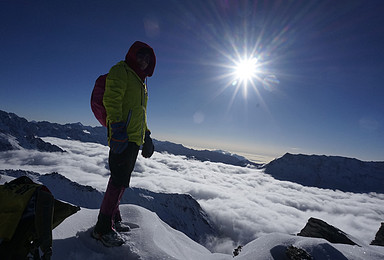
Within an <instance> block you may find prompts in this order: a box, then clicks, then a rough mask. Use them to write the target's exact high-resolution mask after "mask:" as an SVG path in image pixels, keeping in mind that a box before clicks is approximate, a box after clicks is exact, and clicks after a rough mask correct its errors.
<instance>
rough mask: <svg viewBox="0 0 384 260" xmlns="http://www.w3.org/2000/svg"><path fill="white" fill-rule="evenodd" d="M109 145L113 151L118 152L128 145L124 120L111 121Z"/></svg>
mask: <svg viewBox="0 0 384 260" xmlns="http://www.w3.org/2000/svg"><path fill="white" fill-rule="evenodd" d="M111 132H112V135H111V140H110V141H109V147H110V148H111V151H112V152H113V153H117V154H120V153H122V152H123V151H124V150H125V149H126V148H127V147H128V135H127V129H126V127H125V123H124V122H116V123H111Z"/></svg>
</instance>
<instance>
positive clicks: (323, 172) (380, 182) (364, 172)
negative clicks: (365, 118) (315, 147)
mask: <svg viewBox="0 0 384 260" xmlns="http://www.w3.org/2000/svg"><path fill="white" fill-rule="evenodd" d="M265 172H266V173H268V174H270V175H272V176H273V177H274V178H276V179H278V180H284V181H291V182H295V183H299V184H302V185H305V186H311V187H318V188H324V189H334V190H341V191H348V192H364V193H366V192H378V193H384V162H363V161H360V160H357V159H353V158H345V157H340V156H325V155H322V156H320V155H303V154H296V155H294V154H289V153H287V154H285V155H284V156H283V157H281V158H278V159H275V160H273V161H272V162H270V163H268V164H267V165H266V166H265Z"/></svg>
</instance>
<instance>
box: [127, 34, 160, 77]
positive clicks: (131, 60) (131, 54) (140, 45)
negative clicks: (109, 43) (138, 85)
mask: <svg viewBox="0 0 384 260" xmlns="http://www.w3.org/2000/svg"><path fill="white" fill-rule="evenodd" d="M141 49H148V50H149V51H150V53H151V61H150V63H149V65H148V67H147V68H146V69H145V70H144V71H142V70H141V69H140V68H139V65H138V64H137V62H136V54H137V53H138V52H139V50H141ZM125 62H126V63H127V64H128V66H129V67H130V68H131V69H133V70H134V71H135V72H136V74H137V75H138V76H139V77H140V78H141V79H142V80H143V81H144V79H145V78H146V77H150V76H152V74H153V71H154V70H155V65H156V56H155V52H154V51H153V49H152V47H151V46H149V45H148V44H146V43H144V42H139V41H136V42H135V43H134V44H132V46H131V48H129V50H128V53H127V55H126V56H125Z"/></svg>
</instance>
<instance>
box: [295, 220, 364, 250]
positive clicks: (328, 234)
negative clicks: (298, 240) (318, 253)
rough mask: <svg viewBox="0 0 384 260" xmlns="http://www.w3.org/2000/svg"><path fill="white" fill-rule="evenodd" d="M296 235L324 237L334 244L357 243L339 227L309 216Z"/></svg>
mask: <svg viewBox="0 0 384 260" xmlns="http://www.w3.org/2000/svg"><path fill="white" fill-rule="evenodd" d="M297 235H298V236H303V237H316V238H324V239H325V240H327V241H329V242H331V243H335V244H347V245H357V244H356V243H355V242H353V241H352V240H351V239H349V238H348V237H347V235H346V233H344V232H343V231H341V230H340V229H338V228H336V227H334V226H331V225H329V224H328V223H326V222H324V221H322V220H320V219H316V218H310V219H309V220H308V222H307V224H306V225H305V227H304V228H303V229H302V230H301V231H300V233H299V234H297Z"/></svg>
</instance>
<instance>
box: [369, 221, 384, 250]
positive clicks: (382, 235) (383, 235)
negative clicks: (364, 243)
mask: <svg viewBox="0 0 384 260" xmlns="http://www.w3.org/2000/svg"><path fill="white" fill-rule="evenodd" d="M371 245H374V246H384V222H382V223H381V227H380V228H379V231H377V233H376V236H375V239H374V240H373V241H372V242H371Z"/></svg>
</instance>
